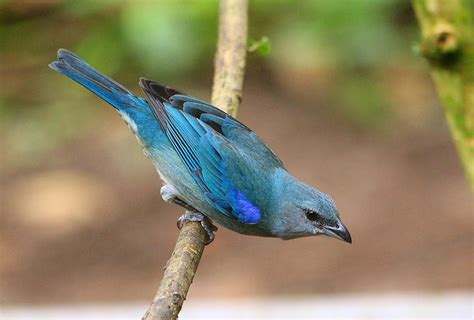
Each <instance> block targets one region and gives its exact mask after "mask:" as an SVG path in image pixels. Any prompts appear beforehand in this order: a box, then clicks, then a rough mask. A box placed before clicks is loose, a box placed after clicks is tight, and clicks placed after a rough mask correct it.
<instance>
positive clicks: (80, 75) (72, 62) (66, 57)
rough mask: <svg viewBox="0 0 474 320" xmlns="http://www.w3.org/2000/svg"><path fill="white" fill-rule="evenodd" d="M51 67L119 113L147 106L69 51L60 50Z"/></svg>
mask: <svg viewBox="0 0 474 320" xmlns="http://www.w3.org/2000/svg"><path fill="white" fill-rule="evenodd" d="M49 67H50V68H51V69H53V70H54V71H57V72H59V73H62V74H64V75H66V76H68V77H69V78H71V79H73V80H74V81H76V82H78V83H79V84H81V85H83V86H84V87H86V88H87V89H89V90H90V91H92V92H93V93H95V94H96V95H98V96H99V97H101V98H102V99H104V100H105V101H107V102H108V103H110V104H111V105H112V106H113V107H114V108H116V109H118V110H119V111H125V109H127V108H129V107H141V106H144V105H145V106H146V103H145V102H144V100H143V99H141V98H139V97H137V96H135V95H134V94H133V93H131V92H130V91H129V90H127V89H126V88H125V87H124V86H122V85H121V84H119V83H117V82H116V81H114V80H112V79H110V78H109V77H107V76H105V75H103V74H102V73H100V72H99V71H97V70H95V69H94V68H93V67H92V66H90V65H89V64H88V63H86V62H85V61H83V60H82V59H81V58H79V57H78V56H76V55H75V54H74V53H72V52H70V51H68V50H65V49H59V50H58V60H56V61H54V62H52V63H50V64H49Z"/></svg>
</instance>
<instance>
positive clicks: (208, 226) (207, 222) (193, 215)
mask: <svg viewBox="0 0 474 320" xmlns="http://www.w3.org/2000/svg"><path fill="white" fill-rule="evenodd" d="M191 208H192V207H191ZM186 221H192V222H199V223H201V226H202V228H203V229H204V230H205V231H206V233H207V241H206V245H208V244H210V243H211V242H212V241H214V238H215V235H214V232H215V231H217V227H216V226H215V225H213V224H212V221H211V219H209V218H208V217H206V216H205V215H203V214H202V213H201V212H198V211H197V210H196V209H194V210H193V211H186V213H184V214H183V215H182V216H181V217H179V219H178V222H177V225H178V229H180V230H181V228H182V227H183V225H184V223H185V222H186Z"/></svg>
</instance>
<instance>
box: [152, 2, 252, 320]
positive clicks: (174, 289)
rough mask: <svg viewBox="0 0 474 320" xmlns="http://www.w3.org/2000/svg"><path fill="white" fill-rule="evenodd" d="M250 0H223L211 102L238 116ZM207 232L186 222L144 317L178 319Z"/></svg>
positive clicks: (155, 319)
mask: <svg viewBox="0 0 474 320" xmlns="http://www.w3.org/2000/svg"><path fill="white" fill-rule="evenodd" d="M247 7H248V3H247V0H222V1H221V4H220V13H219V40H218V43H217V53H216V57H215V75H214V86H213V89H212V104H214V105H215V106H218V107H220V108H221V109H222V110H224V111H226V112H228V113H230V114H232V115H233V116H235V115H236V114H237V110H238V107H239V104H240V100H241V97H242V84H243V79H244V72H245V57H246V53H247ZM206 240H207V234H206V232H205V231H204V229H203V228H202V227H201V225H200V223H198V222H185V223H184V225H183V227H182V228H181V231H180V234H179V237H178V240H177V241H176V246H175V248H174V251H173V254H172V255H171V258H170V259H169V260H168V263H167V264H166V267H165V271H164V274H163V278H162V279H161V283H160V286H159V288H158V291H157V293H156V295H155V297H154V298H153V302H152V303H151V305H150V307H149V308H148V310H147V312H146V314H145V315H144V316H143V319H144V320H158V319H160V320H164V319H166V320H168V319H176V318H177V317H178V314H179V312H180V310H181V307H182V305H183V302H184V300H185V299H186V295H187V293H188V290H189V287H190V286H191V283H192V281H193V278H194V275H195V273H196V270H197V267H198V265H199V261H200V260H201V256H202V253H203V251H204V247H205V243H206Z"/></svg>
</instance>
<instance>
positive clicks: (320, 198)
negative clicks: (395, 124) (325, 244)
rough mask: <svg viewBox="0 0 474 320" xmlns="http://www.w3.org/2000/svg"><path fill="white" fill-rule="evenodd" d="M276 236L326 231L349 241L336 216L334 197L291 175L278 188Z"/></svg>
mask: <svg viewBox="0 0 474 320" xmlns="http://www.w3.org/2000/svg"><path fill="white" fill-rule="evenodd" d="M278 197H279V200H278V201H277V202H278V204H279V210H278V211H279V214H280V215H281V216H280V218H279V219H278V221H279V223H278V226H276V229H277V230H278V233H279V234H278V236H279V237H281V238H283V239H293V238H298V237H306V236H314V235H326V236H329V237H333V238H336V239H339V240H343V241H345V242H348V243H352V238H351V235H350V233H349V230H347V228H346V227H345V226H344V224H343V223H342V221H341V219H340V218H339V212H338V210H337V208H336V204H335V203H334V200H333V199H332V198H331V197H330V196H329V195H327V194H325V193H323V192H321V191H319V190H317V189H315V188H313V187H311V186H309V185H307V184H304V183H302V182H301V181H298V180H297V179H295V178H293V177H291V179H286V183H285V184H284V186H283V187H282V188H281V193H280V192H279V195H278Z"/></svg>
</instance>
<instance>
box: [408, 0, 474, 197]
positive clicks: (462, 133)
mask: <svg viewBox="0 0 474 320" xmlns="http://www.w3.org/2000/svg"><path fill="white" fill-rule="evenodd" d="M413 7H414V8H415V12H416V16H417V18H418V22H419V24H420V27H421V35H422V41H421V45H420V52H421V54H422V55H423V56H424V57H425V58H426V59H427V60H428V62H429V63H430V67H431V76H432V78H433V81H434V83H435V86H436V90H437V91H438V95H439V97H440V99H441V102H442V104H443V106H444V112H445V115H446V119H447V121H448V124H449V128H450V131H451V135H452V137H453V140H454V142H455V144H456V147H457V150H458V153H459V156H460V158H461V161H462V163H463V165H464V169H465V171H466V174H467V177H468V179H469V181H470V184H471V188H472V189H473V190H474V25H473V18H474V17H473V13H472V12H473V11H472V10H473V9H474V5H473V3H472V0H449V1H445V0H413Z"/></svg>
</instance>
